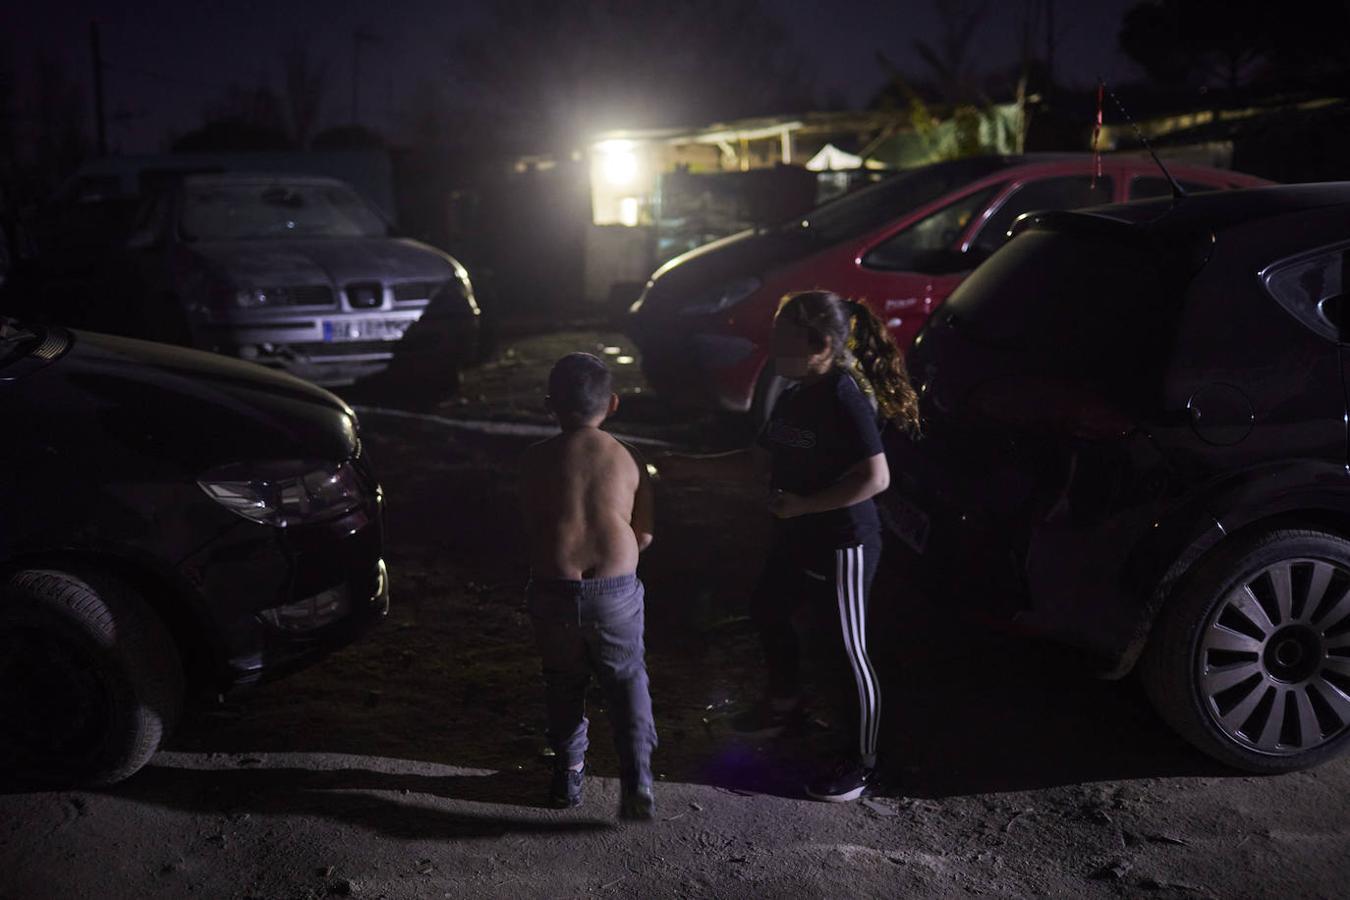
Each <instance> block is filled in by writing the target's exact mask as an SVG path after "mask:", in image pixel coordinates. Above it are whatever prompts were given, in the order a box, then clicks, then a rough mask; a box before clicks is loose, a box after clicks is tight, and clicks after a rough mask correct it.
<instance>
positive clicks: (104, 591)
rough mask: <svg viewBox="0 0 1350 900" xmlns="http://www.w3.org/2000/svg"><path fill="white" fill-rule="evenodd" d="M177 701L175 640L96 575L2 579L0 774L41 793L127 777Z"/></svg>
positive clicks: (162, 732)
mask: <svg viewBox="0 0 1350 900" xmlns="http://www.w3.org/2000/svg"><path fill="white" fill-rule="evenodd" d="M182 703H183V669H182V664H181V662H180V661H179V657H178V652H177V649H176V647H175V646H174V643H173V639H172V638H171V637H170V636H169V633H168V631H167V630H166V629H165V627H164V625H163V624H162V623H161V622H160V621H159V619H158V617H156V616H155V614H154V613H153V612H152V611H151V610H150V608H149V607H148V606H147V605H146V604H145V602H144V601H143V600H142V599H141V598H140V597H139V596H137V595H136V594H135V593H134V592H133V591H131V590H130V589H129V588H127V587H126V586H125V585H123V584H121V583H120V582H118V581H116V580H114V579H111V578H107V577H104V576H101V575H92V574H91V575H76V574H72V573H69V572H59V571H50V570H26V571H20V572H17V573H14V574H12V575H10V576H9V577H8V578H7V579H5V580H4V581H3V582H0V772H8V773H12V774H14V775H16V776H17V777H18V778H20V779H21V780H23V781H26V782H33V783H37V784H44V785H74V784H80V785H106V784H112V783H114V782H117V781H121V780H122V779H124V778H127V777H128V776H130V775H131V774H132V773H134V772H135V771H136V770H137V769H139V768H140V767H141V766H143V765H145V763H146V761H147V760H149V759H150V757H151V756H152V755H153V754H154V752H155V751H156V750H157V749H158V748H159V746H160V743H161V742H162V741H163V740H164V739H165V738H166V737H167V735H168V734H169V732H170V731H171V730H172V728H173V726H174V723H175V722H176V721H177V719H178V714H179V711H180V709H181V708H182Z"/></svg>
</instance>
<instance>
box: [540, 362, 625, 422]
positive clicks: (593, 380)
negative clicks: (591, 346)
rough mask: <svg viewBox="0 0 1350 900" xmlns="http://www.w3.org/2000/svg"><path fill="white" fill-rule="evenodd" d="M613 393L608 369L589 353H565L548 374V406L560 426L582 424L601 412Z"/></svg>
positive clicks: (612, 380) (607, 404)
mask: <svg viewBox="0 0 1350 900" xmlns="http://www.w3.org/2000/svg"><path fill="white" fill-rule="evenodd" d="M612 393H614V379H613V378H612V377H611V376H610V374H609V366H607V365H605V361H604V360H603V359H601V358H600V357H598V356H595V355H593V354H590V353H569V354H567V355H566V356H564V357H563V358H562V359H560V360H558V361H557V362H556V363H554V364H553V370H552V371H551V372H549V373H548V398H549V405H550V406H551V407H552V409H553V413H554V415H556V416H557V417H558V419H559V420H560V421H564V422H582V421H585V420H586V419H590V418H592V417H594V416H598V415H599V414H600V413H602V412H604V411H605V409H606V407H608V406H609V398H610V395H611V394H612Z"/></svg>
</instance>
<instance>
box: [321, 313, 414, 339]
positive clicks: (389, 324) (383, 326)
mask: <svg viewBox="0 0 1350 900" xmlns="http://www.w3.org/2000/svg"><path fill="white" fill-rule="evenodd" d="M409 324H410V323H409V322H407V321H404V320H402V319H325V320H324V323H323V339H324V341H325V342H326V343H330V344H331V343H335V342H338V341H396V340H398V339H399V338H401V337H403V332H405V331H407V330H408V325H409Z"/></svg>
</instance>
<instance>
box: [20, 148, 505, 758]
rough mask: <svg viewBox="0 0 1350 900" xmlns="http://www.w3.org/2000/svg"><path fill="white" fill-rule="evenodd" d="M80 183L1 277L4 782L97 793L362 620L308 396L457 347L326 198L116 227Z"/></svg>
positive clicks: (449, 322) (325, 435)
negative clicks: (221, 703)
mask: <svg viewBox="0 0 1350 900" xmlns="http://www.w3.org/2000/svg"><path fill="white" fill-rule="evenodd" d="M100 183H101V182H97V181H96V182H94V183H92V185H91V186H90V190H91V191H94V192H93V193H89V192H86V193H83V194H77V195H74V196H70V197H66V198H65V199H64V201H63V202H64V203H65V205H64V206H62V207H61V208H60V209H58V210H57V211H56V212H55V213H53V214H52V215H51V216H49V217H48V218H47V219H46V220H45V221H46V225H47V226H50V228H49V231H50V233H44V234H41V235H39V237H42V238H44V239H45V240H44V241H43V242H42V243H43V244H44V246H45V247H46V250H47V251H48V252H45V253H38V254H37V255H36V256H35V257H34V258H30V259H22V260H20V261H19V264H18V265H17V266H16V267H15V269H14V270H13V271H8V270H7V267H6V268H0V275H4V276H6V277H5V278H4V284H3V287H4V289H5V293H4V295H3V301H2V302H0V310H3V311H4V313H8V314H9V315H5V314H0V420H3V421H4V422H6V423H7V424H8V425H9V426H10V427H8V428H7V429H5V431H4V438H3V439H0V773H3V775H4V776H5V777H6V778H8V777H18V778H21V779H24V780H25V781H27V782H30V783H37V784H51V785H70V784H110V783H113V782H115V781H118V780H121V779H123V778H125V777H127V776H129V775H130V774H132V773H134V772H135V771H136V770H137V769H139V768H140V767H141V766H142V765H144V764H145V762H146V761H147V760H148V759H149V758H150V757H151V755H152V754H153V753H154V752H155V751H156V749H157V748H158V747H159V746H160V745H161V744H162V743H163V741H164V740H165V739H166V738H167V736H168V735H169V734H170V733H171V732H172V730H173V727H174V724H175V722H176V721H177V719H178V717H179V714H180V713H181V711H182V709H183V708H184V705H185V704H186V703H188V702H190V701H191V700H192V699H194V698H197V697H202V696H206V697H215V696H217V695H220V694H224V693H226V692H229V691H232V690H234V689H236V688H239V687H242V686H245V685H250V684H254V683H256V682H259V681H261V680H265V679H270V678H274V677H277V676H279V675H282V674H285V673H287V672H290V671H292V670H294V669H296V668H299V667H302V666H304V665H307V664H309V663H311V662H313V661H315V660H317V659H318V658H320V657H321V656H323V655H324V654H326V653H328V652H330V651H332V650H333V649H335V648H337V647H340V646H342V645H344V644H346V643H348V642H349V641H351V640H353V639H355V638H356V637H357V636H358V635H360V634H361V633H362V632H364V631H365V630H366V629H367V628H369V627H370V626H371V625H373V624H374V623H375V622H377V621H378V620H379V619H380V618H381V617H383V616H384V615H385V614H386V612H387V610H388V605H389V584H388V574H387V571H386V568H385V563H384V523H383V494H382V491H381V488H380V485H379V482H378V480H377V479H376V476H375V474H374V471H373V468H372V465H371V462H370V460H369V458H368V456H367V454H366V452H365V450H364V448H363V447H362V444H361V440H360V429H359V423H358V421H357V417H356V414H355V413H354V412H353V410H352V409H351V408H350V407H349V406H348V405H347V404H346V403H344V402H343V401H342V400H340V399H338V398H337V397H335V396H334V395H332V394H330V393H328V392H327V391H325V390H323V389H322V388H320V387H318V386H317V384H316V382H318V383H324V384H330V385H331V384H344V383H349V382H352V381H354V380H357V379H367V381H369V379H371V378H373V377H376V376H380V377H386V378H387V377H388V376H390V375H391V374H393V373H401V374H402V375H403V376H406V377H408V378H410V379H411V380H415V381H416V382H417V384H418V385H419V386H425V385H428V384H430V385H447V384H450V383H453V379H454V377H455V374H456V372H457V367H458V366H459V365H461V364H462V363H464V362H466V361H468V360H470V359H471V358H472V357H473V355H474V352H475V347H474V345H475V340H476V335H477V328H478V322H477V319H478V315H479V310H478V306H477V303H476V300H475V297H474V292H473V286H472V284H471V282H470V280H469V276H468V273H467V272H466V271H465V269H464V267H463V266H461V265H460V264H459V263H458V262H457V261H455V260H454V259H453V258H451V257H450V256H448V255H447V254H445V253H442V252H440V251H437V250H434V249H433V248H431V247H428V246H425V245H423V244H419V243H417V242H415V241H410V240H406V239H402V238H399V237H397V236H395V235H394V234H393V232H392V229H391V228H390V226H389V223H388V222H387V221H386V220H385V219H384V218H383V217H382V216H381V215H380V214H379V213H378V212H377V211H376V210H375V209H374V208H373V207H372V206H371V205H370V204H368V203H367V202H366V201H365V200H364V199H363V198H362V197H360V196H359V195H358V194H357V193H356V192H355V191H353V190H352V189H351V188H350V187H348V186H347V185H345V184H344V183H342V182H340V181H337V180H334V179H330V178H318V177H303V176H294V175H286V176H281V175H268V174H239V173H235V174H225V173H218V172H213V173H201V172H198V173H193V172H179V173H172V174H169V175H165V176H164V177H156V178H155V179H151V180H150V181H149V182H147V183H146V186H147V187H148V188H152V189H148V190H147V192H146V193H145V195H144V197H142V198H141V201H140V203H139V212H138V213H136V214H135V218H134V219H129V218H128V216H129V215H130V212H129V210H130V209H132V207H133V206H134V205H135V204H134V203H133V201H132V199H130V198H129V197H128V196H127V195H126V194H125V193H116V192H114V194H113V195H110V196H109V197H104V196H103V195H101V194H98V193H97V191H96V190H94V189H95V188H97V187H98V184H100ZM119 235H120V237H119ZM6 248H8V242H6ZM8 261H9V260H8V256H0V262H5V263H7V262H8ZM16 312H18V313H22V315H21V316H17V317H16V316H14V315H13V313H16ZM70 326H84V328H98V329H100V330H102V331H107V332H112V334H100V333H95V332H94V331H91V330H83V329H79V328H74V327H70ZM405 333H407V334H408V340H407V341H405V340H403V338H404V336H405ZM140 337H150V338H155V339H157V342H151V341H146V340H139V339H137V338H140ZM174 345H181V346H174ZM188 348H200V349H188ZM208 350H209V351H214V352H203V351H208ZM297 376H302V377H297ZM306 379H307V380H306ZM383 384H384V385H385V386H386V387H396V385H394V384H392V383H391V382H388V381H386V382H383ZM53 498H60V499H59V502H57V501H54V500H53Z"/></svg>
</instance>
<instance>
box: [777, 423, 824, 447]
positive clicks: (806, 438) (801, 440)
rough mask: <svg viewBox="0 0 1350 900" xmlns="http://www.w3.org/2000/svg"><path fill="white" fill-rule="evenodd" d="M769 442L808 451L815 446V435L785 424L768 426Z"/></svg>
mask: <svg viewBox="0 0 1350 900" xmlns="http://www.w3.org/2000/svg"><path fill="white" fill-rule="evenodd" d="M769 440H771V441H773V442H774V443H775V444H783V445H785V446H788V447H797V448H799V449H802V450H809V449H811V448H812V447H814V446H815V445H816V433H815V432H814V431H808V430H806V429H805V428H795V427H793V426H792V425H788V424H787V423H786V422H772V423H770V424H769Z"/></svg>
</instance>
